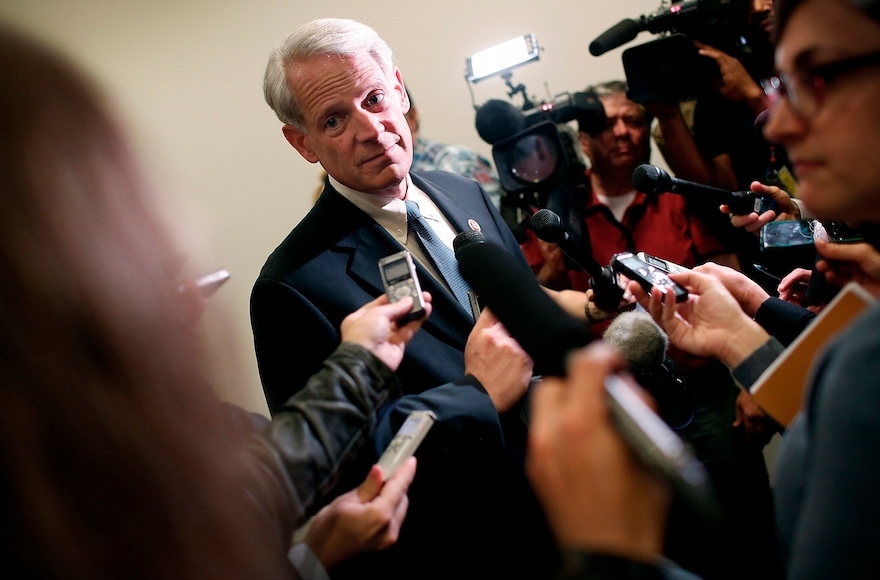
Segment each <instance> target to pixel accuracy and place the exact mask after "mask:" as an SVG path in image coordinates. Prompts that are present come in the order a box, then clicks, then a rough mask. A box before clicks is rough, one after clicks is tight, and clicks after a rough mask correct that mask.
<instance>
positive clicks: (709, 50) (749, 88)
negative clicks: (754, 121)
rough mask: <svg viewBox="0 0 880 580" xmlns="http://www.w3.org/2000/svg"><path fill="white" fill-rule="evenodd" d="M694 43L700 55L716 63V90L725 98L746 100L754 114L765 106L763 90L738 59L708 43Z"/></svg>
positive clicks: (765, 99) (765, 98)
mask: <svg viewBox="0 0 880 580" xmlns="http://www.w3.org/2000/svg"><path fill="white" fill-rule="evenodd" d="M694 44H695V45H696V46H697V48H698V49H699V51H698V52H699V53H700V54H701V55H702V56H707V57H709V58H711V59H713V60H714V61H715V62H716V63H717V64H718V69H719V70H720V72H721V80H720V81H719V82H718V84H717V86H718V91H719V92H720V93H721V94H722V95H723V96H724V97H725V98H727V99H730V100H731V101H746V102H747V103H748V104H749V107H751V108H752V110H753V111H754V112H755V115H757V114H758V113H760V112H761V111H763V110H764V109H766V108H767V105H768V103H767V97H766V96H765V95H764V90H763V89H762V88H761V87H760V86H758V83H756V82H755V80H754V79H753V78H752V76H751V75H750V74H749V73H748V71H746V69H745V67H744V66H743V65H742V63H741V62H740V61H739V60H737V59H736V58H734V57H732V56H730V55H729V54H727V53H726V52H723V51H720V50H718V49H717V48H715V47H713V46H709V45H708V44H703V43H701V42H698V41H694Z"/></svg>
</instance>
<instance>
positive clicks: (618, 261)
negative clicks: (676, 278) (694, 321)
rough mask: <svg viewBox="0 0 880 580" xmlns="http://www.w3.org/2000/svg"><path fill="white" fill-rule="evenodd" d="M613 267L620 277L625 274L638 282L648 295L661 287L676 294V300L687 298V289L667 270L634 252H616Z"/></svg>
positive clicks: (612, 262)
mask: <svg viewBox="0 0 880 580" xmlns="http://www.w3.org/2000/svg"><path fill="white" fill-rule="evenodd" d="M611 268H612V269H613V270H614V272H615V273H616V274H617V275H618V277H619V276H620V275H623V276H624V277H625V278H627V279H628V280H632V281H634V282H638V283H639V285H640V286H641V287H642V288H644V290H645V292H647V293H648V295H650V294H651V289H652V288H659V289H660V291H661V292H663V293H664V294H668V293H670V292H671V293H672V294H674V295H675V301H676V302H682V301H683V300H685V299H686V298H687V295H688V293H687V290H686V289H685V288H682V287H681V286H679V285H678V284H676V283H675V282H673V281H672V280H671V279H670V278H669V276H668V275H667V273H666V271H664V270H663V269H661V268H659V267H658V266H655V265H651V264H649V263H648V262H644V261H642V260H640V259H639V258H637V257H636V256H635V255H634V254H633V253H632V252H622V253H620V254H614V257H613V258H612V259H611Z"/></svg>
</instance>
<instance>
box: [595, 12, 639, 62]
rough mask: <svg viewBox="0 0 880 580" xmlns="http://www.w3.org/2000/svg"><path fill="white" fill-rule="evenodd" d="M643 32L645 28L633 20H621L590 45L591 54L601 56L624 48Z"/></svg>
mask: <svg viewBox="0 0 880 580" xmlns="http://www.w3.org/2000/svg"><path fill="white" fill-rule="evenodd" d="M642 30H643V26H642V25H641V24H640V23H638V22H636V21H635V20H633V19H631V18H627V19H625V20H621V21H620V22H618V23H617V24H615V25H614V26H612V27H611V28H609V29H608V30H606V31H605V32H603V33H602V34H600V35H599V36H598V37H597V38H596V40H594V41H593V42H591V43H590V54H592V55H593V56H600V55H603V54H605V53H606V52H608V51H609V50H612V49H614V48H617V47H618V46H623V45H624V44H626V43H627V42H629V41H630V40H632V39H633V38H635V37H636V36H638V34H639V32H641V31H642Z"/></svg>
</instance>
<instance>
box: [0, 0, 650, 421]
mask: <svg viewBox="0 0 880 580" xmlns="http://www.w3.org/2000/svg"><path fill="white" fill-rule="evenodd" d="M658 4H659V1H655V0H614V1H608V2H595V1H593V2H590V1H585V0H580V1H565V0H545V1H543V2H535V1H529V2H526V1H522V0H507V1H503V2H502V1H499V0H468V1H464V0H447V1H445V2H418V1H417V2H412V1H409V2H404V1H401V0H387V1H386V2H384V3H381V4H369V3H365V2H356V1H353V0H321V1H319V2H303V1H298V2H296V1H284V2H282V1H279V0H250V1H247V2H245V1H242V0H236V1H231V0H211V1H207V0H173V1H172V0H148V1H144V0H115V1H114V0H3V2H2V3H0V19H2V20H3V21H5V22H7V23H11V24H14V25H16V26H18V27H19V28H22V29H24V30H27V31H30V32H31V33H32V34H34V35H36V36H38V37H40V38H42V39H45V40H46V41H48V42H49V43H51V44H52V45H54V46H56V47H57V48H59V49H60V50H61V51H62V52H64V53H65V54H67V55H69V56H70V57H71V58H72V59H73V60H74V61H76V62H77V63H78V64H79V65H80V66H81V67H82V68H85V69H86V71H87V72H88V73H89V74H91V75H92V76H93V77H94V78H95V79H96V80H97V81H98V83H99V84H100V85H101V86H102V88H103V89H104V90H105V92H106V93H107V95H108V97H109V99H110V101H111V103H112V104H113V105H114V106H115V107H116V109H117V110H118V112H119V115H120V117H121V119H122V120H123V121H124V122H125V123H126V124H127V125H129V126H130V128H131V133H132V136H133V139H134V140H135V142H136V145H137V146H138V148H139V149H140V150H141V151H142V153H143V154H144V156H145V159H146V162H147V164H148V167H149V168H150V169H151V172H152V174H153V175H154V178H155V181H156V182H157V183H158V184H159V186H160V189H161V190H162V191H163V193H165V194H167V195H168V197H169V198H170V199H171V200H173V202H174V203H175V204H176V205H177V206H179V207H180V208H181V210H182V212H183V215H184V216H185V219H186V220H187V223H188V224H189V225H190V226H191V229H192V231H193V232H195V233H196V235H197V236H198V237H202V238H204V239H205V240H206V245H207V246H208V247H210V248H211V251H210V252H209V253H208V254H207V256H206V258H204V263H205V267H206V268H207V269H212V268H219V267H224V268H227V269H228V270H229V271H230V272H231V273H232V278H231V279H230V281H229V282H228V283H227V284H226V285H225V286H224V287H223V288H222V289H221V290H220V291H219V292H218V294H217V295H216V296H215V297H214V298H213V299H212V303H211V308H210V309H209V310H208V312H206V314H205V319H204V325H205V329H206V331H207V332H209V333H210V334H212V335H213V336H214V337H215V338H217V339H218V340H217V341H216V342H217V344H216V348H217V352H218V356H217V359H218V366H217V370H216V373H215V374H216V376H215V377H214V382H215V385H216V388H217V390H218V392H219V394H220V396H221V397H223V398H225V399H228V400H231V401H233V402H235V403H238V404H240V405H242V406H244V407H246V408H249V409H251V410H254V411H259V412H263V413H266V412H267V411H266V404H265V400H264V399H263V394H262V389H261V387H260V381H259V376H258V373H257V367H256V359H255V357H254V353H253V342H252V336H251V332H250V320H249V315H248V300H249V296H250V290H251V286H252V284H253V282H254V280H255V279H256V277H257V275H258V273H259V270H260V268H261V267H262V265H263V262H264V261H265V259H266V257H267V256H268V255H269V253H271V251H272V250H273V249H274V248H275V247H276V246H277V245H278V244H279V243H280V242H281V240H282V239H284V237H285V236H286V235H287V233H288V232H289V231H290V230H291V229H292V228H293V227H294V226H295V225H296V223H297V222H298V221H299V220H300V219H301V218H302V217H303V216H304V215H305V214H306V212H307V211H308V209H309V207H310V206H311V203H312V200H313V195H314V192H315V190H316V188H317V187H318V185H319V175H320V171H321V169H320V167H319V166H316V165H310V164H309V163H307V162H306V161H304V160H303V159H302V158H301V157H299V155H298V154H297V153H296V151H295V150H294V149H293V148H292V147H290V145H288V144H287V142H286V141H285V140H284V138H283V136H282V134H281V128H280V127H281V126H280V123H279V122H278V120H277V119H276V118H275V116H274V114H273V113H272V112H271V110H270V109H269V108H268V106H267V105H266V104H265V102H264V101H263V97H262V75H263V70H264V68H265V64H266V58H267V56H268V54H269V51H270V50H271V49H272V48H273V47H274V46H276V45H277V44H278V43H279V42H280V41H281V40H282V39H283V38H284V37H285V36H286V35H287V34H289V33H290V32H292V31H293V30H294V29H295V28H296V27H297V26H299V25H301V24H303V23H305V22H308V21H309V20H312V19H314V18H321V17H328V16H332V17H342V18H353V19H355V20H360V21H361V22H364V23H366V24H369V25H370V26H372V27H373V28H374V29H375V30H376V31H377V32H378V33H379V35H380V36H382V37H383V38H384V39H385V40H386V41H387V42H388V44H389V45H390V46H391V48H392V49H393V50H394V52H395V57H396V60H397V64H398V66H399V67H400V69H401V71H402V73H403V77H404V82H405V84H406V85H407V87H408V88H409V89H410V90H411V91H412V95H413V99H414V100H415V101H416V103H417V104H418V107H419V113H420V117H421V132H422V133H423V134H424V135H425V136H427V137H431V138H433V139H437V140H439V141H443V142H446V143H451V144H462V145H468V146H471V147H473V148H475V149H477V150H478V151H480V152H481V153H483V154H485V155H486V156H487V157H491V155H490V151H491V149H490V147H489V145H487V144H485V143H483V142H482V141H481V140H480V138H479V136H478V135H477V133H476V130H475V129H474V110H473V105H472V101H471V96H470V93H469V91H468V86H467V83H466V82H465V80H464V70H465V59H466V58H467V57H468V56H470V55H471V54H473V53H475V52H477V51H479V50H482V49H484V48H488V47H490V46H492V45H494V44H497V43H499V42H503V41H505V40H508V39H510V38H513V37H515V36H519V35H522V34H525V33H528V32H532V33H534V34H535V35H536V37H537V39H538V44H539V45H540V46H541V48H542V53H541V59H540V60H539V61H538V62H534V63H530V64H528V65H525V66H523V67H520V68H518V69H515V71H514V74H513V82H514V83H515V84H516V83H524V84H525V85H526V87H527V89H528V92H529V94H530V95H532V96H534V97H537V98H538V99H539V100H540V99H542V98H546V97H547V96H548V95H554V94H558V93H561V92H565V91H571V92H574V91H578V90H582V89H583V88H584V87H585V86H587V85H588V84H591V83H594V82H601V81H605V80H610V79H615V78H623V67H622V65H621V52H622V51H623V50H624V49H625V48H628V47H630V46H635V45H637V44H640V43H642V42H646V41H648V40H650V39H651V38H653V37H652V36H651V35H649V34H648V33H642V35H640V36H639V37H638V38H637V39H636V40H635V41H633V42H631V43H629V44H627V45H625V46H624V47H621V48H618V49H616V50H613V51H611V52H609V53H607V54H605V55H603V56H601V57H593V56H591V55H590V54H589V51H588V46H589V43H590V42H591V41H592V40H593V39H594V38H595V37H596V36H598V35H599V34H601V33H602V32H603V31H605V30H606V29H608V28H610V27H611V26H612V25H614V24H615V23H617V22H618V21H620V20H621V19H623V18H635V17H638V16H640V15H642V14H647V13H650V12H653V11H654V10H655V9H656V8H657V7H658ZM472 89H473V92H474V98H475V100H476V102H477V104H480V103H483V102H485V101H486V100H488V99H490V98H502V99H503V98H506V96H505V95H506V91H507V89H506V87H505V86H504V83H503V81H502V80H501V79H500V78H498V77H495V78H491V79H487V80H485V81H482V82H481V83H479V84H476V85H473V86H472ZM517 98H518V97H517ZM515 103H516V104H517V105H519V104H521V103H520V102H519V101H518V100H517V101H515ZM655 158H656V154H655ZM655 161H659V160H656V159H655ZM200 264H201V262H200ZM291 356H296V353H291Z"/></svg>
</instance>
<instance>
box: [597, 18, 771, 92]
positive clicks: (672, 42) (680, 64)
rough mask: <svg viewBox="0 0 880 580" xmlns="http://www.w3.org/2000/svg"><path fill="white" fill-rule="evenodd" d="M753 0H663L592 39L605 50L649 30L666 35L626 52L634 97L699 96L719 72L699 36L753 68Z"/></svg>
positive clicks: (602, 50)
mask: <svg viewBox="0 0 880 580" xmlns="http://www.w3.org/2000/svg"><path fill="white" fill-rule="evenodd" d="M750 7H751V2H750V0H685V1H683V2H675V3H673V4H671V5H669V4H668V3H667V2H664V3H663V4H661V6H660V7H659V8H658V9H657V11H655V12H653V13H651V14H647V15H644V16H640V17H639V18H638V19H635V20H633V19H624V20H622V21H620V22H618V23H617V24H615V25H614V26H612V27H611V28H610V29H608V30H607V31H605V32H604V33H602V34H601V35H599V36H598V37H597V38H596V39H595V40H594V41H593V42H592V43H591V44H590V54H592V55H593V56H599V55H602V54H604V53H606V52H608V51H609V50H612V49H614V48H617V47H619V46H622V45H624V44H626V43H627V42H629V41H631V40H633V39H635V37H636V36H638V34H639V33H640V32H642V31H643V30H647V31H648V32H651V33H652V34H660V35H663V36H662V37H661V38H659V39H657V40H653V41H650V42H647V43H645V44H642V45H639V46H635V47H632V48H629V49H627V50H625V51H624V52H623V68H624V71H625V73H626V81H627V84H628V85H629V94H628V96H629V98H630V99H631V100H633V101H635V102H637V103H649V102H653V101H670V102H671V101H675V102H678V101H679V100H681V99H682V98H687V97H692V96H695V93H696V92H697V91H698V90H699V88H700V86H701V85H703V84H704V83H706V82H707V81H710V80H712V79H714V78H718V77H719V74H720V73H719V70H718V66H717V65H716V63H715V62H714V61H712V60H711V59H709V58H706V57H701V56H700V55H699V53H698V52H697V48H696V47H695V46H694V45H693V42H692V41H694V40H697V41H699V42H702V43H704V44H709V45H711V46H713V47H715V48H717V49H719V50H721V51H723V52H725V53H727V54H729V55H731V56H733V57H735V58H736V59H738V60H739V61H740V62H742V63H743V65H744V66H745V67H746V69H747V70H748V69H749V68H750V66H751V63H750V60H752V58H753V56H752V55H753V52H754V51H753V49H752V47H751V46H750V41H749V40H748V39H747V36H748V35H747V34H746V30H747V22H748V15H749V10H750Z"/></svg>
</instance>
